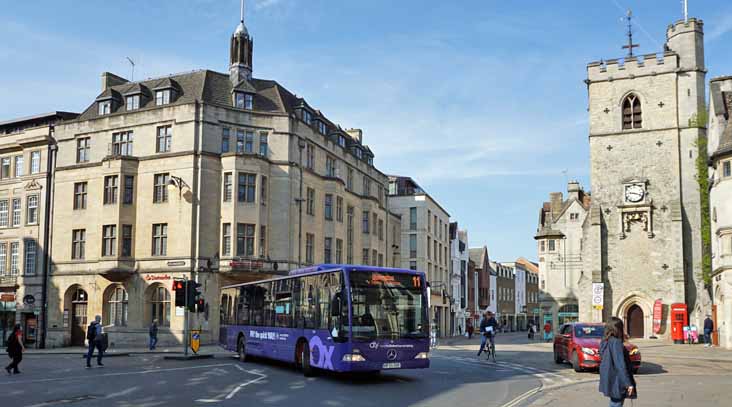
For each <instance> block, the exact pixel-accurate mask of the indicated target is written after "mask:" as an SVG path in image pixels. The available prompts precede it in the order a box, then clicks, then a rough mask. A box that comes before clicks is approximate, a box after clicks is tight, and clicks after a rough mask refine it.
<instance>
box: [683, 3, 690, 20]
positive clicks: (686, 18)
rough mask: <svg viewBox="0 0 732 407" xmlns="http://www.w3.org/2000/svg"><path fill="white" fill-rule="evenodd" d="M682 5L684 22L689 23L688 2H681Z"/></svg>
mask: <svg viewBox="0 0 732 407" xmlns="http://www.w3.org/2000/svg"><path fill="white" fill-rule="evenodd" d="M682 2H683V3H684V22H685V23H688V22H689V0H682Z"/></svg>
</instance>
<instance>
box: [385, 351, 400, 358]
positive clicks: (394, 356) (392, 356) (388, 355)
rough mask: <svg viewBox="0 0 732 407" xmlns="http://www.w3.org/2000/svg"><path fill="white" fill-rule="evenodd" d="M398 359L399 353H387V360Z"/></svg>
mask: <svg viewBox="0 0 732 407" xmlns="http://www.w3.org/2000/svg"><path fill="white" fill-rule="evenodd" d="M396 357H397V351H395V350H394V349H389V350H388V351H386V358H387V359H389V360H394V359H396Z"/></svg>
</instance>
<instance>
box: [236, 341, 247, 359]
mask: <svg viewBox="0 0 732 407" xmlns="http://www.w3.org/2000/svg"><path fill="white" fill-rule="evenodd" d="M236 353H237V354H238V355H239V361H240V362H246V361H247V340H246V338H244V336H243V335H242V336H240V337H239V343H238V344H237V345H236Z"/></svg>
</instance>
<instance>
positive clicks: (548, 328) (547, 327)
mask: <svg viewBox="0 0 732 407" xmlns="http://www.w3.org/2000/svg"><path fill="white" fill-rule="evenodd" d="M551 339H552V323H551V322H549V321H546V323H545V324H544V341H546V342H549V341H550V340H551Z"/></svg>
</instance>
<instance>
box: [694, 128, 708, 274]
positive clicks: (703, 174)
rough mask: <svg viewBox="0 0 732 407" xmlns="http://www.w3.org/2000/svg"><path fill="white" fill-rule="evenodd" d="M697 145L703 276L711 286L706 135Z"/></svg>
mask: <svg viewBox="0 0 732 407" xmlns="http://www.w3.org/2000/svg"><path fill="white" fill-rule="evenodd" d="M705 120H706V119H705ZM705 123H706V122H705ZM705 126H706V124H705ZM696 144H697V149H698V155H697V159H696V174H697V176H696V179H697V182H699V195H700V196H701V205H700V211H701V241H702V276H703V278H704V283H705V284H707V285H708V286H709V285H711V284H712V225H711V219H710V214H709V177H708V168H707V137H706V135H704V136H700V137H699V139H698V141H697V143H696Z"/></svg>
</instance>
